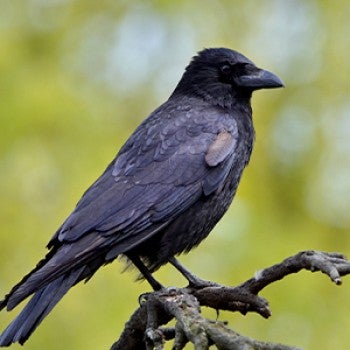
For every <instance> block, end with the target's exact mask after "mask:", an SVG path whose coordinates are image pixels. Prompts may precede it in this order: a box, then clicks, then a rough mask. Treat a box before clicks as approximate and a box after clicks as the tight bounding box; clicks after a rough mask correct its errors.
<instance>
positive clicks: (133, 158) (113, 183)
mask: <svg viewBox="0 0 350 350" xmlns="http://www.w3.org/2000/svg"><path fill="white" fill-rule="evenodd" d="M237 140H238V130H237V124H236V122H235V120H234V118H232V116H229V115H228V114H224V113H219V112H218V111H217V110H212V111H208V110H205V111H204V110H198V109H196V110H186V111H182V112H181V111H180V112H179V111H178V109H177V110H176V111H167V113H165V111H164V110H162V109H160V110H158V112H157V111H156V112H155V113H154V114H152V115H151V116H150V117H149V118H148V119H147V120H146V121H145V122H143V123H142V124H141V125H140V126H139V128H138V129H136V131H135V132H134V134H133V135H132V136H131V137H130V139H129V140H128V141H127V143H126V144H125V145H124V147H123V148H122V149H121V151H120V152H119V154H118V156H117V157H116V159H115V160H114V161H113V162H112V163H111V164H110V165H109V166H108V168H107V169H106V171H105V172H104V173H103V174H102V176H101V177H100V178H99V179H98V180H97V181H96V182H95V183H94V184H93V185H92V186H91V187H90V188H89V189H88V190H87V191H86V192H85V194H84V195H83V197H82V198H81V200H80V201H79V203H78V204H77V207H76V208H75V210H74V211H73V213H72V214H71V215H70V216H69V217H68V218H67V220H66V221H65V222H64V224H63V225H62V226H61V227H60V229H59V230H58V231H57V233H56V234H55V236H54V237H53V239H52V241H51V244H54V243H55V242H57V241H58V242H57V243H59V242H61V243H63V242H66V243H68V242H72V241H76V240H78V239H80V238H81V237H82V236H84V235H86V234H87V233H89V232H92V231H94V232H96V231H97V232H100V233H102V234H103V235H112V234H113V236H114V241H113V242H114V244H115V243H116V242H118V241H119V240H120V241H123V244H126V246H127V243H128V242H130V243H131V242H133V243H135V242H138V240H140V241H142V238H143V235H145V233H146V232H148V233H152V232H153V231H154V232H156V230H157V228H159V227H160V226H162V225H164V224H165V223H167V222H170V221H171V220H173V219H174V218H176V217H177V216H178V215H179V214H181V213H182V212H183V211H185V210H186V209H187V208H188V207H189V206H191V205H192V204H193V203H194V202H196V201H197V200H198V198H199V197H200V196H202V195H206V196H208V195H210V194H211V193H213V192H214V191H216V190H217V189H218V188H219V187H220V184H221V183H222V182H223V181H224V180H225V178H226V176H227V174H228V172H229V170H230V168H231V166H232V163H233V161H234V160H235V149H236V146H237Z"/></svg>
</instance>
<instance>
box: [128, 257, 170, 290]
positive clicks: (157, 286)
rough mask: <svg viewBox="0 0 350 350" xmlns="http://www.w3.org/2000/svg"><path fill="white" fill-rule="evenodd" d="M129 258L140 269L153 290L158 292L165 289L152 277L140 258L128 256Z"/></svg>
mask: <svg viewBox="0 0 350 350" xmlns="http://www.w3.org/2000/svg"><path fill="white" fill-rule="evenodd" d="M128 258H129V259H130V260H131V261H132V263H133V264H134V265H135V266H136V267H137V268H138V270H139V271H140V272H141V274H142V276H143V277H144V278H145V279H146V280H147V282H148V283H149V284H150V285H151V287H152V288H153V290H155V291H156V290H161V289H164V287H163V286H162V285H161V284H160V283H159V282H158V281H157V280H156V279H155V278H154V277H153V276H152V274H151V272H150V271H149V270H148V268H147V267H146V265H145V264H144V263H143V262H142V261H141V259H140V258H139V257H138V256H135V255H128Z"/></svg>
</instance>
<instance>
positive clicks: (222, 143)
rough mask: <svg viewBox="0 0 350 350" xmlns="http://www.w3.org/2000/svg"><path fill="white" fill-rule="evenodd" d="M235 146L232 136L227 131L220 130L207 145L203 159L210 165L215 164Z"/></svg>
mask: <svg viewBox="0 0 350 350" xmlns="http://www.w3.org/2000/svg"><path fill="white" fill-rule="evenodd" d="M235 146H236V140H235V139H234V138H233V136H232V135H231V134H230V133H229V132H227V131H222V132H220V133H219V134H218V135H217V137H216V139H215V141H214V142H213V143H212V144H211V145H210V146H209V148H208V151H207V153H206V155H205V161H206V162H207V164H208V165H209V166H211V167H213V166H217V165H218V164H219V163H221V162H222V161H223V160H224V159H225V158H226V157H227V156H228V155H230V154H231V153H232V152H233V150H234V148H235Z"/></svg>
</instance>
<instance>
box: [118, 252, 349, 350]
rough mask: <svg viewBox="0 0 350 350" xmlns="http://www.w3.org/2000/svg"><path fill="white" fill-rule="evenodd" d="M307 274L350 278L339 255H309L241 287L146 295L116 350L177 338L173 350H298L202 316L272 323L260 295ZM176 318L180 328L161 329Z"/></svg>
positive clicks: (158, 345) (268, 270) (155, 345)
mask: <svg viewBox="0 0 350 350" xmlns="http://www.w3.org/2000/svg"><path fill="white" fill-rule="evenodd" d="M302 269H306V270H309V271H311V272H315V271H321V272H323V273H324V274H326V275H328V276H329V277H330V279H331V280H332V281H333V282H334V283H336V284H337V285H340V284H341V276H344V275H347V274H349V273H350V262H349V261H348V260H347V259H346V258H345V257H344V255H342V254H339V253H324V252H317V251H304V252H300V253H298V254H296V255H294V256H292V257H290V258H287V259H285V260H284V261H282V262H281V263H279V264H276V265H273V266H271V267H269V268H266V269H263V270H260V271H258V272H257V273H256V274H255V276H254V277H253V278H251V279H249V280H247V281H245V282H243V283H242V284H240V285H238V286H236V287H226V286H221V285H217V284H214V285H213V283H212V282H208V286H204V287H203V288H200V289H194V288H191V287H187V288H169V289H166V290H161V291H157V292H153V293H147V294H144V295H143V296H142V298H141V299H143V302H142V303H141V305H140V307H139V308H138V309H137V310H136V311H135V312H134V314H133V315H132V316H131V318H130V320H129V321H128V322H127V323H126V325H125V328H124V331H123V332H122V334H121V336H120V338H119V340H118V341H117V342H116V343H114V344H113V346H112V348H111V350H120V349H123V350H128V349H130V350H131V349H157V350H158V349H159V350H160V349H163V345H164V342H165V341H166V340H169V339H172V338H174V346H173V349H174V350H181V349H183V347H184V346H185V344H186V343H187V342H191V343H193V344H194V346H195V349H196V350H202V349H208V348H209V345H210V344H215V345H216V347H217V348H218V349H219V350H221V349H234V350H241V349H244V350H247V349H264V350H295V349H296V348H293V347H289V346H285V345H281V344H273V343H262V342H259V341H256V340H254V339H251V338H247V337H244V336H242V335H240V334H238V333H236V332H235V331H233V330H231V329H229V328H228V327H227V326H226V325H225V324H224V323H222V322H218V321H216V322H212V321H210V320H207V319H205V318H203V317H202V315H201V314H200V306H208V307H211V308H213V309H215V310H229V311H239V312H240V313H242V314H246V313H247V312H257V313H259V314H260V315H261V316H263V317H265V318H268V317H269V316H270V315H271V312H270V309H269V306H268V302H267V301H266V300H265V299H264V298H262V297H259V296H258V293H259V292H260V291H261V290H262V289H264V288H265V287H266V286H268V285H269V284H271V283H274V282H275V281H278V280H280V279H282V278H284V277H286V276H288V275H290V274H292V273H297V272H299V271H300V270H302ZM173 318H174V319H175V320H176V326H175V328H161V326H162V325H164V324H167V323H168V322H169V321H170V320H171V319H173Z"/></svg>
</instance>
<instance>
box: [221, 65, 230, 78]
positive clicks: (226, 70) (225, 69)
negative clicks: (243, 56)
mask: <svg viewBox="0 0 350 350" xmlns="http://www.w3.org/2000/svg"><path fill="white" fill-rule="evenodd" d="M220 70H221V73H222V74H224V75H229V74H231V65H229V64H227V63H225V64H223V65H222V66H221V67H220Z"/></svg>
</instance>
